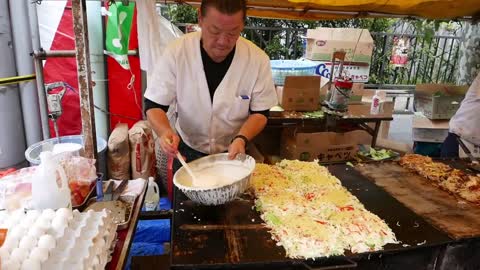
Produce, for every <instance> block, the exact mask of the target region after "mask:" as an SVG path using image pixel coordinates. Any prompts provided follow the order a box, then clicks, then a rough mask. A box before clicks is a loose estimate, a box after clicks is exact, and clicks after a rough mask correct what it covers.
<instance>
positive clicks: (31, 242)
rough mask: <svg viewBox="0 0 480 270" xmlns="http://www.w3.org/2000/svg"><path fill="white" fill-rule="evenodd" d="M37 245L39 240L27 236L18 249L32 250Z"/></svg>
mask: <svg viewBox="0 0 480 270" xmlns="http://www.w3.org/2000/svg"><path fill="white" fill-rule="evenodd" d="M36 244H37V239H36V238H34V237H33V236H31V235H26V236H24V237H23V238H22V240H20V244H19V245H18V248H21V249H25V250H31V249H32V248H33V247H34V246H35V245H36Z"/></svg>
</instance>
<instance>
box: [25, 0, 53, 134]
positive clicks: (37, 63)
mask: <svg viewBox="0 0 480 270" xmlns="http://www.w3.org/2000/svg"><path fill="white" fill-rule="evenodd" d="M27 12H28V18H27V19H28V21H29V24H30V35H31V42H32V50H33V54H34V55H35V53H36V52H39V51H42V49H41V47H40V31H39V29H38V16H37V4H36V2H28V11H27ZM33 64H34V67H35V77H36V80H35V82H36V83H37V95H38V104H39V110H40V122H41V127H42V137H43V140H46V139H49V138H50V126H49V124H48V111H47V95H46V93H45V82H44V76H43V63H42V59H39V58H36V57H34V58H33Z"/></svg>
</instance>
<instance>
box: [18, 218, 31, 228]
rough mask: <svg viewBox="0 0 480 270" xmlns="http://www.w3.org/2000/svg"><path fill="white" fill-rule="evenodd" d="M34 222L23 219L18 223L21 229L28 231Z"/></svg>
mask: <svg viewBox="0 0 480 270" xmlns="http://www.w3.org/2000/svg"><path fill="white" fill-rule="evenodd" d="M33 223H34V221H33V220H32V219H28V218H24V219H23V220H22V222H21V223H20V226H21V227H22V228H23V229H28V228H30V227H31V226H32V225H33Z"/></svg>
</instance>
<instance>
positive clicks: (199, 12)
mask: <svg viewBox="0 0 480 270" xmlns="http://www.w3.org/2000/svg"><path fill="white" fill-rule="evenodd" d="M197 16H198V25H199V26H200V27H202V24H203V16H202V10H201V9H200V8H199V9H198V11H197Z"/></svg>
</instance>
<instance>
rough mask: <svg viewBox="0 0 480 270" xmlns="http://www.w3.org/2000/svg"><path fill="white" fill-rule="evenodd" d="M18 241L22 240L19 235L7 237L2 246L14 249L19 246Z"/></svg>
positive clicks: (10, 249)
mask: <svg viewBox="0 0 480 270" xmlns="http://www.w3.org/2000/svg"><path fill="white" fill-rule="evenodd" d="M18 242H20V239H19V238H17V237H13V236H10V237H7V239H5V242H4V243H3V246H2V248H5V249H7V250H9V251H12V250H14V249H15V248H17V247H18Z"/></svg>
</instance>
